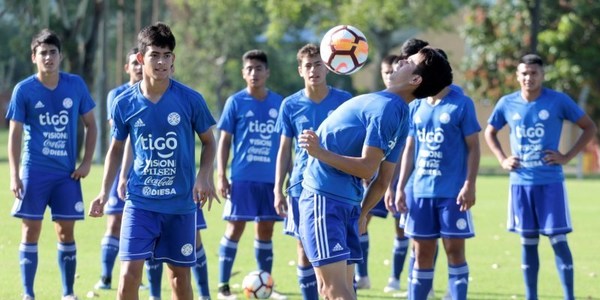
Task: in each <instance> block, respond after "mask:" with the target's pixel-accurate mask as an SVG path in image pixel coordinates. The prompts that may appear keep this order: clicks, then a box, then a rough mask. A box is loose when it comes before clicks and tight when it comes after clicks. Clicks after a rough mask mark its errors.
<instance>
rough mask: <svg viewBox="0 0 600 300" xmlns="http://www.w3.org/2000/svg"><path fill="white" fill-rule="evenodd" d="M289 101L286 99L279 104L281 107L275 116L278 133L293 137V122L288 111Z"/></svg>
mask: <svg viewBox="0 0 600 300" xmlns="http://www.w3.org/2000/svg"><path fill="white" fill-rule="evenodd" d="M288 108H289V102H288V101H287V100H284V101H283V104H281V108H280V110H279V116H277V123H276V124H277V126H276V129H277V132H279V134H280V135H284V136H287V137H290V138H293V137H294V124H292V120H291V118H290V111H289V109H288Z"/></svg>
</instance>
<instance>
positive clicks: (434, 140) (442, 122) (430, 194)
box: [409, 90, 481, 198]
mask: <svg viewBox="0 0 600 300" xmlns="http://www.w3.org/2000/svg"><path fill="white" fill-rule="evenodd" d="M409 107H410V133H409V134H410V135H411V137H413V138H414V141H415V151H414V172H413V175H414V181H413V195H414V197H416V198H453V197H456V196H458V193H459V192H460V189H461V188H462V186H463V184H464V181H465V178H466V176H467V156H468V154H469V153H468V149H467V144H466V143H465V137H467V136H469V135H472V134H476V133H478V132H479V131H480V130H481V127H480V126H479V123H478V122H477V115H476V113H475V105H474V104H473V101H472V100H471V99H470V98H469V97H467V96H465V95H464V94H462V93H460V92H457V91H456V90H450V92H449V93H448V94H447V95H446V96H445V97H444V98H442V99H441V100H440V102H439V103H437V104H436V105H431V104H429V103H427V99H417V100H415V101H413V102H411V103H410V105H409Z"/></svg>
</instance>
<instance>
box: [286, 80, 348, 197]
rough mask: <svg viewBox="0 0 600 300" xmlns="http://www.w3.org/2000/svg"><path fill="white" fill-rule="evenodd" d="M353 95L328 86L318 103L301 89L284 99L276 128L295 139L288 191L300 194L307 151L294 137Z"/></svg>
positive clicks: (322, 118)
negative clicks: (327, 91) (292, 166)
mask: <svg viewBox="0 0 600 300" xmlns="http://www.w3.org/2000/svg"><path fill="white" fill-rule="evenodd" d="M350 98H352V95H351V94H350V93H348V92H346V91H343V90H339V89H336V88H331V87H330V88H329V94H327V96H326V97H325V98H324V99H323V100H321V102H319V103H315V102H313V101H312V100H310V99H309V98H308V97H306V94H305V93H304V89H302V90H300V91H298V92H296V93H295V94H293V95H291V96H289V97H287V98H285V99H284V100H283V103H282V104H281V109H280V110H279V117H278V118H277V131H278V132H280V134H282V135H284V136H287V137H289V138H292V139H295V143H294V151H295V157H294V168H293V169H292V174H291V175H290V189H289V191H288V194H289V195H290V196H292V197H300V194H301V193H302V185H300V184H299V183H301V182H302V179H303V177H302V172H303V171H304V168H305V167H306V162H307V160H308V156H309V155H308V153H307V152H306V151H305V150H304V149H302V148H300V147H298V143H297V138H298V136H299V135H300V134H301V133H302V131H303V130H305V129H312V130H315V129H317V128H319V125H321V122H323V120H325V118H327V116H329V115H330V114H331V113H332V112H333V111H334V110H335V109H336V108H337V107H338V106H340V104H342V103H344V102H345V101H346V100H348V99H350Z"/></svg>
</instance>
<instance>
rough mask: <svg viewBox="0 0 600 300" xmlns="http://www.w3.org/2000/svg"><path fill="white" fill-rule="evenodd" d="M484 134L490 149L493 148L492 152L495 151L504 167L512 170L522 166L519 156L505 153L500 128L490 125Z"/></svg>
mask: <svg viewBox="0 0 600 300" xmlns="http://www.w3.org/2000/svg"><path fill="white" fill-rule="evenodd" d="M484 136H485V141H486V142H487V144H488V146H489V147H490V150H492V153H494V155H495V156H496V158H497V159H498V162H499V163H500V166H502V168H503V169H505V170H508V171H512V170H514V169H517V168H519V167H520V166H521V163H520V161H519V158H518V157H516V156H512V155H511V156H509V157H507V156H506V154H504V150H502V146H501V145H500V141H499V140H498V130H497V129H496V128H494V126H492V125H488V126H487V127H486V128H485V133H484Z"/></svg>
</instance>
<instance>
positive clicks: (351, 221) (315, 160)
mask: <svg viewBox="0 0 600 300" xmlns="http://www.w3.org/2000/svg"><path fill="white" fill-rule="evenodd" d="M391 81H392V85H391V87H390V88H388V89H386V90H384V91H381V92H376V93H371V94H366V95H361V96H358V97H354V98H352V99H350V100H348V101H346V102H344V104H342V105H340V106H339V107H338V109H336V110H335V111H334V112H333V113H332V114H331V115H329V117H327V119H325V120H324V121H323V123H321V125H320V126H319V128H318V129H317V131H316V132H315V131H312V130H304V132H303V133H302V134H301V135H300V137H299V138H298V143H299V145H300V147H301V148H303V149H305V150H306V151H307V152H308V154H309V155H310V158H309V159H308V162H307V166H306V169H305V171H304V174H303V175H304V181H303V182H302V187H303V191H302V194H301V196H300V199H299V202H298V203H299V215H300V222H299V226H300V228H299V232H300V237H301V240H302V244H303V246H304V249H305V252H306V255H307V257H308V259H309V261H310V262H311V263H312V265H313V267H314V268H315V274H316V275H317V282H318V286H319V292H320V294H321V296H322V297H324V298H326V299H356V293H355V291H354V287H353V279H354V266H353V264H354V263H356V262H357V261H360V260H362V251H361V249H360V242H359V228H360V232H361V233H362V232H365V231H366V219H367V215H368V214H369V211H370V210H371V209H372V208H373V207H374V206H375V205H376V204H377V202H378V201H380V200H381V197H382V196H383V195H384V193H385V191H386V189H387V188H388V186H389V184H390V181H391V178H392V174H393V172H394V168H395V164H396V162H397V160H398V158H399V156H400V152H401V148H402V147H403V145H404V141H405V139H406V135H407V133H408V123H407V120H408V119H407V118H408V106H407V104H406V103H407V102H410V101H412V100H413V99H415V98H422V97H427V96H431V95H435V94H437V93H438V92H439V91H440V90H441V89H442V88H443V87H445V86H447V85H449V84H450V83H451V82H452V69H451V68H450V65H449V64H448V62H447V61H446V60H445V59H444V58H443V57H441V56H440V54H439V53H437V52H436V51H435V50H433V49H429V48H425V49H422V50H421V51H419V53H417V54H415V55H413V56H410V57H409V58H408V59H406V60H401V61H399V62H398V63H397V64H396V65H395V66H394V73H393V74H392V79H391ZM375 173H377V175H376V176H375ZM373 176H375V178H374V179H373V181H372V183H371V184H370V185H369V187H368V189H367V191H366V193H365V192H364V191H363V186H362V179H370V178H372V177H373ZM363 198H364V200H363ZM361 201H362V207H361Z"/></svg>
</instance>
